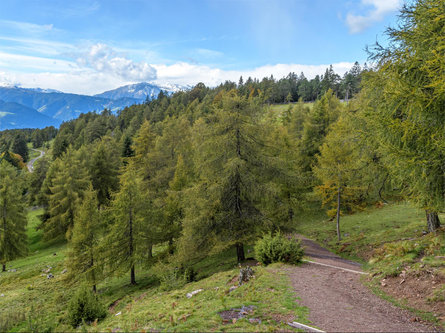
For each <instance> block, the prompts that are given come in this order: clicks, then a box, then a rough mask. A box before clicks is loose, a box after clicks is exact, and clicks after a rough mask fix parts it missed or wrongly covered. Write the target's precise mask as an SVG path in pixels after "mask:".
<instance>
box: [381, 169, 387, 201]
mask: <svg viewBox="0 0 445 333" xmlns="http://www.w3.org/2000/svg"><path fill="white" fill-rule="evenodd" d="M388 177H389V173H387V174H386V176H385V179H383V183H382V186H380V188H379V198H380V199H381V200H382V201H383V202H384V203H388V202H387V201H386V200H385V198H383V196H382V191H383V188H384V187H385V183H386V180H387V179H388Z"/></svg>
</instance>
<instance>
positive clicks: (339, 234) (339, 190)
mask: <svg viewBox="0 0 445 333" xmlns="http://www.w3.org/2000/svg"><path fill="white" fill-rule="evenodd" d="M340 192H341V187H340V186H339V187H338V193H337V236H338V240H339V241H341V233H340Z"/></svg>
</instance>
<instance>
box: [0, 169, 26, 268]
mask: <svg viewBox="0 0 445 333" xmlns="http://www.w3.org/2000/svg"><path fill="white" fill-rule="evenodd" d="M21 184H22V180H21V179H20V176H19V173H18V171H17V170H16V169H15V168H14V167H12V166H10V165H9V164H8V163H7V162H6V161H1V162H0V263H1V264H2V270H3V271H5V270H6V263H7V262H8V261H11V260H13V259H15V258H17V257H19V256H22V255H25V254H26V249H27V235H26V224H27V219H26V211H25V204H24V201H23V197H22V186H21Z"/></svg>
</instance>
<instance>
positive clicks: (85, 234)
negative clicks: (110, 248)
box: [67, 184, 102, 292]
mask: <svg viewBox="0 0 445 333" xmlns="http://www.w3.org/2000/svg"><path fill="white" fill-rule="evenodd" d="M98 205H99V202H98V200H97V196H96V192H95V191H94V189H93V187H92V185H91V184H90V186H89V188H88V189H87V190H86V191H85V194H84V199H83V202H82V204H81V205H80V206H79V209H78V212H77V213H76V216H75V218H74V227H73V232H72V237H71V241H70V243H69V252H68V256H67V265H68V273H69V278H70V279H71V280H75V281H82V280H84V279H85V280H86V282H87V283H88V284H89V285H90V286H92V287H93V291H94V292H96V284H97V281H98V280H99V279H100V277H101V267H100V263H99V248H98V246H99V240H100V231H101V227H102V219H101V213H100V211H99V209H98Z"/></svg>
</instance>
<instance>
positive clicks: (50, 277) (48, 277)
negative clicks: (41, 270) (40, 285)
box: [46, 273, 54, 280]
mask: <svg viewBox="0 0 445 333" xmlns="http://www.w3.org/2000/svg"><path fill="white" fill-rule="evenodd" d="M46 278H47V279H48V280H49V279H53V278H54V275H52V274H51V273H49V274H48V275H47V276H46Z"/></svg>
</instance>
